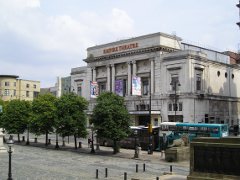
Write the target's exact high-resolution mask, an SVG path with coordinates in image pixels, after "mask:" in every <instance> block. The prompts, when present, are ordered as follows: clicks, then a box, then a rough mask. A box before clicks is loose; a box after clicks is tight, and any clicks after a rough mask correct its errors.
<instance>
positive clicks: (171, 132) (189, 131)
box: [160, 122, 229, 144]
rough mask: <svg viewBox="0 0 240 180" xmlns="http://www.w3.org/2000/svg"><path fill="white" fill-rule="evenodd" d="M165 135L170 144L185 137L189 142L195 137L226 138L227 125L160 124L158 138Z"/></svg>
mask: <svg viewBox="0 0 240 180" xmlns="http://www.w3.org/2000/svg"><path fill="white" fill-rule="evenodd" d="M163 134H165V135H166V136H167V138H168V141H170V142H169V143H170V144H171V143H172V141H173V140H175V139H179V138H181V137H182V136H183V135H187V136H188V138H189V141H191V140H192V139H193V138H196V137H216V138H221V137H226V136H228V135H229V133H228V125H227V124H206V123H181V122H163V123H161V124H160V136H163Z"/></svg>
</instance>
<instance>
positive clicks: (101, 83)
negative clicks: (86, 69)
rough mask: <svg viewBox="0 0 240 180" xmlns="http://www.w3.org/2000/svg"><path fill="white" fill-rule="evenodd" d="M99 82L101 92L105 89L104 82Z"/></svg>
mask: <svg viewBox="0 0 240 180" xmlns="http://www.w3.org/2000/svg"><path fill="white" fill-rule="evenodd" d="M98 84H99V94H101V93H103V92H105V91H106V83H105V82H100V83H98Z"/></svg>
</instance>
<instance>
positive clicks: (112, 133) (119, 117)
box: [91, 92, 130, 154]
mask: <svg viewBox="0 0 240 180" xmlns="http://www.w3.org/2000/svg"><path fill="white" fill-rule="evenodd" d="M91 122H92V123H93V124H94V127H95V129H96V130H97V135H98V137H104V138H109V139H111V140H113V153H114V154H116V153H118V152H119V146H118V144H117V143H118V141H120V140H122V139H124V138H126V137H128V135H129V134H130V117H129V113H128V111H127V109H126V107H125V106H124V99H123V97H120V96H118V95H116V94H114V93H111V92H106V93H102V94H101V95H100V96H98V98H97V104H96V106H95V107H94V110H93V115H92V119H91Z"/></svg>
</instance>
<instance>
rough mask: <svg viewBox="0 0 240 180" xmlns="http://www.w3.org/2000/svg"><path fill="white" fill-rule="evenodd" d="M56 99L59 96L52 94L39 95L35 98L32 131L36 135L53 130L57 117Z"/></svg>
mask: <svg viewBox="0 0 240 180" xmlns="http://www.w3.org/2000/svg"><path fill="white" fill-rule="evenodd" d="M56 101H57V98H56V97H55V96H54V95H52V94H44V95H39V96H38V97H37V98H35V99H34V100H33V102H32V112H33V118H32V122H31V126H30V129H31V132H33V133H35V134H36V135H40V134H44V133H50V132H53V127H54V125H55V117H56V107H55V102H56Z"/></svg>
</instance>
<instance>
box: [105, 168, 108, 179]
mask: <svg viewBox="0 0 240 180" xmlns="http://www.w3.org/2000/svg"><path fill="white" fill-rule="evenodd" d="M106 177H108V169H107V168H105V178H106Z"/></svg>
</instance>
